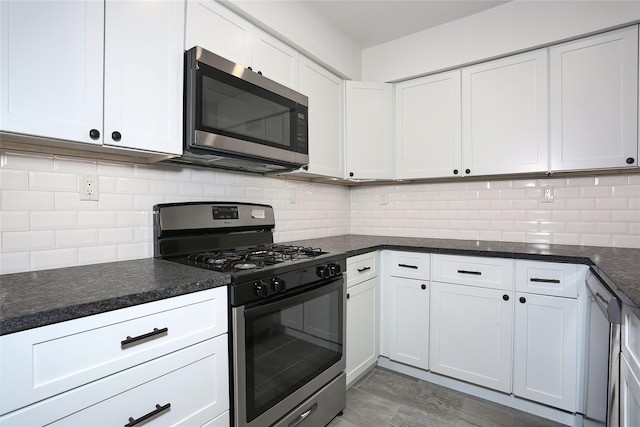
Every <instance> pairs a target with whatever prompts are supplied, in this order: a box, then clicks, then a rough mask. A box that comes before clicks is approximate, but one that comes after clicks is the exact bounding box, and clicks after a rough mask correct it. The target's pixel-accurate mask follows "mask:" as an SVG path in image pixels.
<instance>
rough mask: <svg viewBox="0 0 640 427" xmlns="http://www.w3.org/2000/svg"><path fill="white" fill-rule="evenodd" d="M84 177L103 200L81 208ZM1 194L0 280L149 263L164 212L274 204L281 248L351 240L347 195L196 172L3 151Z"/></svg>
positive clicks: (333, 188) (343, 190)
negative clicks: (194, 206) (185, 206)
mask: <svg viewBox="0 0 640 427" xmlns="http://www.w3.org/2000/svg"><path fill="white" fill-rule="evenodd" d="M81 173H93V174H98V176H99V200H98V201H80V200H79V194H78V175H79V174H81ZM0 192H1V197H0V249H1V250H0V274H4V273H11V272H21V271H29V270H41V269H46V268H57V267H68V266H75V265H83V264H95V263H101V262H111V261H121V260H126V259H137V258H148V257H152V256H153V246H152V243H153V228H152V207H153V205H154V204H157V203H168V202H182V201H199V200H230V201H240V202H256V203H266V204H271V205H273V207H274V210H275V219H276V228H275V230H274V233H275V235H274V239H275V241H276V242H283V241H290V240H300V239H310V238H316V237H326V236H334V235H340V234H346V233H349V189H348V188H347V187H340V186H337V185H326V184H316V183H308V182H302V181H293V180H284V179H277V178H266V177H262V176H259V175H249V174H239V173H230V172H222V171H214V170H212V169H203V168H197V167H186V166H185V167H178V166H173V165H153V166H149V165H141V164H133V163H116V162H107V161H102V160H91V159H80V158H72V157H63V156H53V155H44V154H32V153H23V152H16V151H3V152H0ZM292 202H295V203H292Z"/></svg>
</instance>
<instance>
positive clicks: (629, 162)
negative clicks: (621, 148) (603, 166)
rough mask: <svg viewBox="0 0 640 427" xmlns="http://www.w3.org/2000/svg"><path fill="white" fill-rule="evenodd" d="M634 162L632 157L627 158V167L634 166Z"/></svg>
mask: <svg viewBox="0 0 640 427" xmlns="http://www.w3.org/2000/svg"><path fill="white" fill-rule="evenodd" d="M635 161H636V159H634V158H633V157H627V164H628V165H632V164H634V163H635Z"/></svg>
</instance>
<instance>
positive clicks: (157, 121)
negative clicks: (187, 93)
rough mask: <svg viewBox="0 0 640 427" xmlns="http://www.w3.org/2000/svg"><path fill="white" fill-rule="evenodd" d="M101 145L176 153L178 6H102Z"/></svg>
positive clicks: (179, 123) (179, 102) (181, 7)
mask: <svg viewBox="0 0 640 427" xmlns="http://www.w3.org/2000/svg"><path fill="white" fill-rule="evenodd" d="M105 23H106V38H105V83H104V87H105V89H104V93H105V107H104V132H105V134H106V136H105V138H104V143H105V145H113V146H117V147H125V148H134V149H141V150H145V151H155V152H160V153H171V154H182V85H183V82H182V74H183V61H184V60H183V49H182V46H183V40H184V35H183V34H184V1H181V0H171V1H148V2H147V1H145V2H139V1H129V2H120V1H107V2H106V8H105Z"/></svg>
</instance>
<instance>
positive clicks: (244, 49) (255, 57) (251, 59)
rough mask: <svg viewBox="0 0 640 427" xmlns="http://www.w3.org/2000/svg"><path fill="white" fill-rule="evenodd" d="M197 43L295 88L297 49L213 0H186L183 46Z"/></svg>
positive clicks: (190, 46)
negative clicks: (185, 25) (185, 24)
mask: <svg viewBox="0 0 640 427" xmlns="http://www.w3.org/2000/svg"><path fill="white" fill-rule="evenodd" d="M194 46H200V47H202V48H204V49H206V50H208V51H210V52H213V53H215V54H216V55H219V56H221V57H223V58H225V59H228V60H229V61H232V62H235V63H237V64H240V65H242V66H244V67H250V68H251V69H252V70H253V71H255V72H256V73H257V72H260V73H262V75H264V76H265V77H268V78H270V79H271V80H273V81H276V82H278V83H280V84H282V85H284V86H287V87H290V88H291V89H294V90H297V89H298V76H299V53H298V51H296V50H295V49H293V48H291V47H290V46H288V45H286V44H284V43H282V42H281V41H280V40H278V39H276V38H275V37H273V36H271V35H269V34H267V33H265V32H264V31H261V30H260V29H258V28H256V27H254V26H253V25H252V24H251V23H249V22H248V21H246V20H244V19H242V18H241V17H239V16H238V15H236V14H235V13H233V12H232V11H230V10H229V9H227V8H225V7H224V6H222V5H220V4H219V3H218V2H216V1H214V0H198V1H196V0H189V1H187V28H186V38H185V45H184V47H185V50H189V49H191V48H192V47H194Z"/></svg>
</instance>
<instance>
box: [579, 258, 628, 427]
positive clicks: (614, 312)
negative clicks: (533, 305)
mask: <svg viewBox="0 0 640 427" xmlns="http://www.w3.org/2000/svg"><path fill="white" fill-rule="evenodd" d="M586 280H587V291H588V293H589V307H588V318H587V327H586V331H587V363H586V369H585V387H586V392H585V405H584V409H585V410H584V426H607V427H618V426H619V425H620V324H621V320H622V314H621V304H620V300H619V299H618V298H617V297H616V296H615V295H614V294H613V292H611V290H609V288H608V287H607V286H606V285H605V284H604V283H602V281H600V279H599V278H598V277H597V276H596V275H595V274H594V273H593V272H592V271H591V270H590V271H589V272H588V273H587V278H586Z"/></svg>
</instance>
